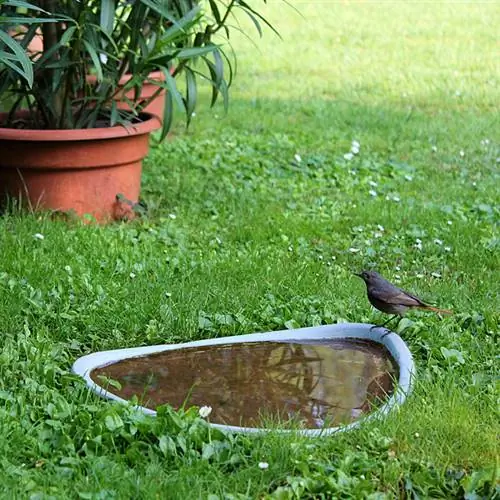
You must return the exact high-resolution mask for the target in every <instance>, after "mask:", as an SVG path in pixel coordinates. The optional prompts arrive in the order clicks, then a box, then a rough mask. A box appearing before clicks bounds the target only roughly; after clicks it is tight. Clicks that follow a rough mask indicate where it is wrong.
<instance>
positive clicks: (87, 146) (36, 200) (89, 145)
mask: <svg viewBox="0 0 500 500" xmlns="http://www.w3.org/2000/svg"><path fill="white" fill-rule="evenodd" d="M23 114H24V115H26V112H20V113H19V117H20V118H21V117H22V115H23ZM143 116H144V121H142V122H140V123H137V124H134V125H130V126H129V127H124V126H116V127H108V128H95V129H83V130H29V129H10V128H0V197H3V198H4V199H5V195H7V196H9V197H14V198H19V199H21V200H22V201H23V202H24V203H25V204H28V205H29V206H30V207H32V208H33V209H49V210H57V211H63V212H66V211H74V212H75V213H76V214H77V215H79V216H83V215H85V214H90V215H92V216H93V217H94V218H95V219H96V220H97V221H99V222H106V221H108V220H110V219H122V218H125V217H126V218H132V217H133V215H134V212H133V208H132V206H133V204H134V203H137V201H138V198H139V191H140V183H141V170H142V160H143V158H144V157H145V156H146V155H147V153H148V149H149V133H150V132H151V131H153V130H155V129H157V128H159V127H160V121H159V119H158V118H157V117H155V116H152V115H147V114H144V115H143ZM5 117H6V114H5V113H0V123H2V122H3V121H4V119H5ZM118 195H122V196H121V197H120V196H118Z"/></svg>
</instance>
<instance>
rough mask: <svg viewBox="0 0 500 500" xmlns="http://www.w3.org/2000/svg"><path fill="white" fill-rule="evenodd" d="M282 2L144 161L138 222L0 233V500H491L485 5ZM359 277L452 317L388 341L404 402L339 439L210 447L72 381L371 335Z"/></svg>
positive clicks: (494, 424)
mask: <svg viewBox="0 0 500 500" xmlns="http://www.w3.org/2000/svg"><path fill="white" fill-rule="evenodd" d="M295 5H296V6H297V8H298V9H299V10H300V11H301V12H302V14H303V16H304V17H301V16H299V15H298V14H297V13H296V12H294V11H293V10H292V9H290V8H287V7H286V6H284V5H280V4H278V3H277V2H271V5H270V6H269V7H268V9H267V13H268V15H269V16H270V18H271V19H272V20H273V21H274V23H275V24H276V25H277V27H278V28H279V29H280V31H281V32H282V34H283V38H284V41H279V40H278V39H277V38H276V37H273V35H272V34H270V33H267V34H266V37H265V38H264V39H263V40H262V41H261V42H258V44H257V48H256V47H255V46H253V45H252V44H251V43H250V42H249V41H248V40H246V39H244V38H237V39H235V40H233V43H234V45H235V48H236V50H237V51H238V53H239V55H240V57H239V62H240V70H239V74H238V77H237V80H236V82H235V86H234V88H233V89H232V90H233V93H232V102H231V108H230V113H229V115H227V116H224V115H223V112H222V111H221V109H219V108H216V109H214V110H208V109H206V108H200V109H199V110H198V111H197V115H196V117H195V118H194V120H193V124H192V125H193V126H192V128H191V129H190V131H189V132H188V133H186V132H185V131H184V130H183V129H182V127H181V126H179V127H178V128H177V129H176V130H175V131H174V132H175V133H174V138H173V140H172V141H170V142H167V143H164V144H163V145H161V146H157V147H154V148H153V149H152V150H151V153H150V155H149V157H148V159H147V161H146V165H145V171H144V182H143V198H144V200H145V201H146V202H147V204H148V206H149V214H148V217H147V218H145V219H143V220H141V221H136V222H133V223H130V224H116V225H111V226H108V227H93V226H83V225H80V224H76V223H75V224H66V223H62V222H60V221H53V220H51V219H50V218H49V217H46V216H44V215H41V216H39V215H38V214H36V215H27V214H23V215H20V214H18V213H16V212H12V213H10V214H6V215H4V216H3V217H2V218H1V219H0V253H1V255H2V260H1V262H0V332H1V345H2V352H1V354H0V358H1V360H0V399H2V401H3V404H2V405H0V432H1V434H2V437H3V439H2V440H1V441H0V457H1V458H0V464H1V469H2V474H1V480H0V491H1V492H2V493H1V495H2V496H3V497H5V498H26V497H29V498H33V499H38V498H78V497H80V498H132V497H133V498H155V497H157V498H179V499H185V498H205V499H206V498H210V499H211V500H212V499H215V498H221V499H222V498H263V497H264V498H266V497H269V498H279V499H288V498H332V497H335V498H373V499H375V498H377V499H382V498H417V496H418V497H419V498H431V497H432V498H461V497H463V496H464V495H465V494H469V495H470V496H468V497H467V498H481V497H482V498H489V497H492V496H493V494H494V490H493V488H494V484H495V481H496V480H498V444H497V439H498V434H499V425H498V421H499V419H498V417H499V414H498V401H499V391H498V389H499V386H498V355H499V349H498V319H499V316H498V307H499V297H498V292H499V290H498V282H499V278H500V276H499V271H498V270H499V261H498V248H499V239H498V227H497V224H498V215H499V211H498V201H499V199H498V194H497V185H498V177H499V176H498V157H499V156H500V153H499V148H498V145H499V138H500V137H499V130H500V127H499V119H498V102H500V99H499V98H500V95H499V91H498V89H499V88H500V87H499V85H498V84H499V81H498V80H499V75H498V66H497V64H498V63H497V57H496V52H497V47H496V43H497V42H496V40H497V38H496V30H495V19H498V17H499V15H500V8H499V5H498V3H494V2H489V3H488V2H477V3H444V2H443V3H424V2H420V3H419V2H411V3H410V2H408V3H406V2H398V3H392V2H378V3H371V2H359V3H358V2H351V3H349V2H330V3H328V6H326V4H321V6H320V5H314V6H313V5H312V4H311V5H309V4H307V3H304V2H295ZM325 6H326V7H327V8H325ZM321 7H323V8H321ZM353 140H357V141H359V142H360V144H361V146H360V153H359V154H358V155H357V156H355V157H354V158H353V159H352V160H346V159H344V154H346V153H348V152H349V150H350V148H351V142H352V141H353ZM486 140H487V141H486ZM461 151H463V155H462V154H461V153H460V152H461ZM296 154H298V155H300V157H301V161H297V160H296V159H295V155H296ZM370 190H372V191H374V192H376V196H374V195H372V194H370ZM398 200H399V201H398ZM36 233H40V234H42V235H43V236H44V238H43V239H38V238H36V237H34V235H35V234H36ZM417 239H418V240H420V241H421V243H420V244H419V243H418V240H417ZM418 247H421V248H418ZM368 267H374V268H377V269H378V270H379V271H380V272H381V273H383V274H384V275H386V276H387V277H388V278H389V279H392V280H396V281H398V282H399V283H400V284H401V286H403V287H404V288H406V289H408V290H411V291H413V292H415V293H417V294H419V295H421V296H423V297H424V298H426V299H428V300H429V301H431V302H435V303H436V304H438V305H440V306H441V307H446V308H448V307H449V308H452V309H453V310H454V311H455V314H454V315H453V316H450V317H446V318H444V319H442V320H440V319H439V318H438V317H437V316H434V315H429V314H425V313H415V314H412V315H411V316H410V319H411V322H410V321H406V322H405V323H402V325H401V326H402V327H403V328H404V330H403V331H402V332H401V334H402V336H403V337H404V338H405V340H406V341H407V343H408V345H409V347H410V349H411V351H412V353H413V355H414V357H415V361H416V364H417V370H418V379H417V384H416V387H415V391H414V393H413V394H412V395H411V397H410V398H409V400H408V401H407V403H406V404H405V405H404V406H403V407H401V409H400V410H399V411H397V412H395V413H393V414H392V415H390V416H389V417H387V418H386V419H384V420H382V421H379V422H373V423H370V424H368V425H366V426H364V427H363V428H362V429H360V430H358V431H355V432H351V433H349V434H345V435H339V436H336V437H332V438H328V439H320V440H314V439H304V438H299V437H283V436H279V435H274V434H272V435H269V436H267V437H241V436H240V437H231V436H222V435H219V434H218V433H211V434H210V433H209V431H208V429H207V427H206V425H204V424H203V422H200V421H199V419H196V418H195V416H193V415H192V414H190V413H188V415H185V416H182V417H181V418H180V419H178V418H177V417H175V415H173V414H172V413H171V412H169V411H167V410H165V412H166V413H165V414H164V415H163V416H161V417H159V418H158V419H156V420H152V419H147V418H146V419H145V418H140V417H139V416H138V415H137V414H136V413H135V412H134V411H132V410H131V409H130V408H127V407H122V406H120V405H114V404H111V403H109V402H106V401H103V400H101V399H99V398H97V397H96V396H94V395H91V394H89V393H88V391H87V390H86V389H85V388H84V387H83V384H82V382H81V381H80V380H79V379H78V378H76V377H75V376H73V375H72V374H71V373H70V368H71V364H72V363H73V361H74V360H75V359H76V358H77V357H79V356H81V355H83V354H86V353H89V352H92V351H95V350H103V349H111V348H118V347H130V346H139V345H150V344H155V343H163V342H179V341H189V340H194V339H199V338H206V337H214V336H223V335H229V334H243V333H250V332H254V331H268V330H271V329H281V328H284V327H285V324H288V325H293V324H297V325H300V326H310V325H313V324H320V323H333V322H341V321H346V320H347V321H353V322H375V321H379V320H380V315H379V314H378V313H376V312H375V311H373V310H372V309H370V307H369V304H368V302H367V300H366V298H365V291H364V285H363V284H362V282H361V281H360V280H358V279H357V278H355V277H353V276H352V275H351V272H352V271H354V270H359V269H360V268H368ZM221 315H223V316H221ZM167 436H168V437H170V438H171V440H168V439H167ZM162 437H163V438H162ZM261 461H265V462H268V463H269V468H268V469H267V470H261V469H259V467H258V463H259V462H261ZM474 493H475V494H476V495H477V496H476V497H474V496H472V495H473V494H474ZM497 494H498V491H497ZM209 495H216V496H211V497H210V496H209ZM231 495H232V496H231ZM369 495H372V496H371V497H369Z"/></svg>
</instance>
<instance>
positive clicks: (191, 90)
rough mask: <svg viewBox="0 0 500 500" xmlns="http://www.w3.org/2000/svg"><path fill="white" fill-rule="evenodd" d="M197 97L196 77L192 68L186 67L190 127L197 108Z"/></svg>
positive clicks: (187, 116)
mask: <svg viewBox="0 0 500 500" xmlns="http://www.w3.org/2000/svg"><path fill="white" fill-rule="evenodd" d="M197 97H198V89H197V87H196V76H195V75H194V73H193V71H192V70H191V68H188V67H186V123H187V126H188V127H189V124H190V123H191V118H192V117H193V112H194V110H195V108H196V99H197Z"/></svg>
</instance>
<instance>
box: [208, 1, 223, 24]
mask: <svg viewBox="0 0 500 500" xmlns="http://www.w3.org/2000/svg"><path fill="white" fill-rule="evenodd" d="M208 3H209V4H210V10H211V11H212V14H213V16H214V18H215V21H216V22H217V24H218V25H219V24H221V21H222V18H221V15H220V12H219V7H217V3H216V2H215V0H208Z"/></svg>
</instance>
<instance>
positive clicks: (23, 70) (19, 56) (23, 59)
mask: <svg viewBox="0 0 500 500" xmlns="http://www.w3.org/2000/svg"><path fill="white" fill-rule="evenodd" d="M0 41H2V42H4V43H5V45H6V46H7V47H9V48H10V49H11V50H12V52H13V54H14V55H15V61H16V62H17V63H18V64H14V63H12V62H11V61H10V60H11V57H8V58H7V57H6V56H9V55H10V54H9V53H8V52H6V51H1V52H0V56H2V55H3V56H4V57H0V62H2V61H3V62H4V63H5V64H6V65H7V66H9V67H10V68H12V69H13V70H14V71H16V72H17V73H19V74H20V75H21V76H22V77H23V78H24V79H25V80H26V81H27V82H28V85H29V86H30V87H31V86H32V85H33V64H32V62H31V60H30V58H29V57H28V55H27V54H26V52H25V51H24V50H23V48H22V47H21V46H20V45H19V43H18V42H16V41H15V40H14V39H13V38H12V37H10V36H9V35H7V33H5V31H1V30H0Z"/></svg>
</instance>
